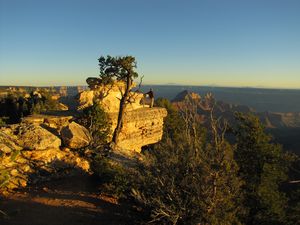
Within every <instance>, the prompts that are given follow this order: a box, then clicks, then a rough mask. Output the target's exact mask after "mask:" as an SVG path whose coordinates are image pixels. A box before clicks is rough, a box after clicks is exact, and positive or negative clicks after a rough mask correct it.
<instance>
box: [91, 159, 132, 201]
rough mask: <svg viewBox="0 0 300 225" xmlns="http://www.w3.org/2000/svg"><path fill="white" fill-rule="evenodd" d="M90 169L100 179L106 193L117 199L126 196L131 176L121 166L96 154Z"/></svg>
mask: <svg viewBox="0 0 300 225" xmlns="http://www.w3.org/2000/svg"><path fill="white" fill-rule="evenodd" d="M91 169H92V170H93V172H94V174H95V175H97V176H98V177H99V178H100V179H101V182H102V183H103V187H104V191H105V192H106V193H109V194H111V195H113V196H115V197H117V198H120V197H127V196H128V195H127V194H128V193H129V191H130V187H131V175H130V172H129V171H126V170H125V169H124V168H123V167H122V166H121V165H118V164H116V163H113V162H112V161H111V160H110V159H108V158H106V157H104V156H102V155H100V154H98V155H97V156H96V157H95V158H94V160H93V161H92V163H91Z"/></svg>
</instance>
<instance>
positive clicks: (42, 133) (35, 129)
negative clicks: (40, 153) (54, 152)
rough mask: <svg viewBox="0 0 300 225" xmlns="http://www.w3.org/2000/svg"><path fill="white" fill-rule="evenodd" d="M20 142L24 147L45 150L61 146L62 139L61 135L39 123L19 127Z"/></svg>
mask: <svg viewBox="0 0 300 225" xmlns="http://www.w3.org/2000/svg"><path fill="white" fill-rule="evenodd" d="M17 132H18V134H17V137H18V142H19V145H20V146H22V147H23V148H24V149H28V150H34V149H38V150H45V149H49V148H54V149H55V148H59V147H60V146H61V140H60V138H59V137H57V136H55V135H54V134H52V133H50V132H49V131H48V130H46V129H44V128H42V127H41V126H37V125H33V124H31V125H29V126H20V127H18V131H17Z"/></svg>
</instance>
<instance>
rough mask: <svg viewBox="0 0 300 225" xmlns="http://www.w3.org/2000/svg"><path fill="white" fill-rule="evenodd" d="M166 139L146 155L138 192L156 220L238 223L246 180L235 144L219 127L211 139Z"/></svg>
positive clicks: (135, 194) (135, 192)
mask: <svg viewBox="0 0 300 225" xmlns="http://www.w3.org/2000/svg"><path fill="white" fill-rule="evenodd" d="M185 140H191V141H185V142H182V141H180V142H176V141H174V140H171V139H166V141H163V142H162V143H160V144H159V145H157V146H156V147H155V148H154V150H153V151H152V152H150V153H149V154H147V155H146V157H145V158H147V160H146V163H145V164H144V165H143V166H141V167H140V168H139V173H140V176H139V182H138V184H137V185H136V187H135V189H134V190H133V195H134V197H135V198H136V199H137V200H138V201H140V202H142V203H143V204H144V205H145V206H146V207H147V208H148V209H149V210H150V211H151V221H150V223H153V224H198V223H199V224H228V225H229V224H239V220H238V212H239V192H240V186H241V181H240V179H239V178H238V177H237V171H238V167H237V165H236V163H235V161H234V160H233V147H232V146H231V145H230V144H228V143H227V142H226V141H225V140H224V139H223V138H222V136H220V135H219V134H218V133H217V132H213V138H212V139H211V140H208V141H207V142H206V143H202V142H199V141H198V140H199V137H186V139H185Z"/></svg>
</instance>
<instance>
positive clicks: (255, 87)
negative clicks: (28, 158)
mask: <svg viewBox="0 0 300 225" xmlns="http://www.w3.org/2000/svg"><path fill="white" fill-rule="evenodd" d="M141 86H181V87H186V86H188V87H211V88H245V89H277V90H300V87H290V88H289V87H268V86H230V85H212V84H210V85H209V84H203V85H195V84H177V83H167V84H164V83H162V84H157V83H156V84H153V83H152V84H151V83H145V84H142V85H141ZM0 87H33V88H34V87H41V88H43V87H44V88H46V87H88V85H87V84H78V85H75V84H74V85H2V84H1V85H0Z"/></svg>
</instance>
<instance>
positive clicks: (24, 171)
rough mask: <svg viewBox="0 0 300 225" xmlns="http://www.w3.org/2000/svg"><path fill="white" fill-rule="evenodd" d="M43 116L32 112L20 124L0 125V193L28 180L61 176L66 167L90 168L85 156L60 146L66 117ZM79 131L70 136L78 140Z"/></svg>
mask: <svg viewBox="0 0 300 225" xmlns="http://www.w3.org/2000/svg"><path fill="white" fill-rule="evenodd" d="M45 117H46V118H47V117H48V116H42V115H39V116H32V117H30V118H27V119H26V120H24V121H26V122H23V123H21V124H15V125H11V126H7V127H2V128H0V156H1V157H0V194H1V193H5V192H7V191H10V190H12V189H14V188H18V187H24V186H26V185H27V183H28V182H36V181H40V180H43V179H44V178H47V179H49V178H51V177H53V176H54V177H59V176H63V174H64V172H65V171H69V172H68V173H70V171H85V172H88V171H89V168H90V165H89V162H88V161H87V160H86V159H84V158H81V157H80V156H79V154H78V153H77V152H76V151H71V150H70V149H69V148H65V147H62V142H61V138H60V130H61V127H62V126H65V124H66V123H69V122H68V118H67V117H62V118H59V117H57V118H56V119H55V118H54V117H50V118H51V119H50V118H49V117H48V119H50V120H45ZM59 121H60V122H61V123H59ZM30 122H31V123H30ZM71 124H72V125H71V127H76V128H78V126H80V125H78V124H76V123H74V122H73V123H71ZM48 125H49V126H48ZM50 126H52V127H50ZM80 129H81V126H80ZM50 131H51V132H50ZM78 133H79V132H73V137H72V138H73V139H74V140H77V142H78V139H79V138H80V136H79V134H78ZM77 135H78V136H77ZM42 174H44V175H45V174H46V175H47V176H46V177H45V176H43V175H42Z"/></svg>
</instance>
